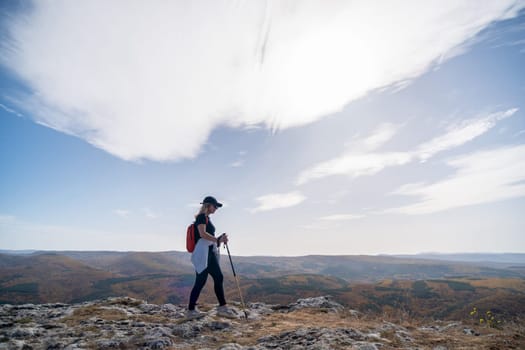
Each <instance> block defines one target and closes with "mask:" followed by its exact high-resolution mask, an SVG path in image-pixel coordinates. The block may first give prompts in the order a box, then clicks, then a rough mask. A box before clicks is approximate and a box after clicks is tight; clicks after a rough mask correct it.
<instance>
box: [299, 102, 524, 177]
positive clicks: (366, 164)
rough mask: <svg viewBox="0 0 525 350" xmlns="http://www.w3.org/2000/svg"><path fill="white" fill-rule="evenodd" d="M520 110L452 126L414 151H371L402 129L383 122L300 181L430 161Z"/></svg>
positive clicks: (359, 173) (304, 175) (308, 171)
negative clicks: (418, 161)
mask: <svg viewBox="0 0 525 350" xmlns="http://www.w3.org/2000/svg"><path fill="white" fill-rule="evenodd" d="M516 111H518V109H517V108H512V109H508V110H506V111H502V112H496V113H492V114H489V115H488V116H483V117H478V118H473V119H468V120H464V121H462V122H461V123H459V124H454V125H451V126H449V127H448V130H447V132H446V133H445V134H443V135H440V136H438V137H435V138H434V139H432V140H430V141H428V142H425V143H423V144H421V145H419V146H417V147H416V149H415V150H414V151H406V152H382V153H381V152H369V150H374V149H376V148H377V147H379V146H381V145H383V144H384V143H385V142H387V141H388V140H390V139H391V138H392V137H394V136H395V134H396V132H397V130H399V127H397V126H393V125H381V126H380V127H379V128H378V129H376V130H375V131H374V132H373V133H372V135H371V136H369V137H367V138H365V139H364V140H356V141H354V142H353V143H352V147H351V148H350V149H349V151H347V152H345V153H343V155H341V156H339V157H336V158H334V159H331V160H328V161H325V162H321V163H319V164H316V165H314V166H312V167H310V168H308V169H306V170H304V171H302V172H301V173H300V174H299V176H298V178H297V181H296V183H297V185H303V184H305V183H307V182H309V181H312V180H316V179H321V178H325V177H327V176H333V175H347V176H351V177H359V176H365V175H374V174H377V173H378V172H380V171H381V170H383V169H385V168H387V167H391V166H399V165H404V164H408V163H410V162H412V161H414V160H416V159H420V160H421V161H426V160H428V159H429V158H431V157H433V156H435V155H436V154H438V153H439V152H443V151H446V150H450V149H453V148H455V147H459V146H461V145H463V144H465V143H467V142H469V141H471V140H473V139H474V138H476V137H479V136H481V135H483V134H484V133H486V132H487V131H488V130H490V129H491V128H493V127H494V126H495V125H496V123H497V122H498V121H500V120H502V119H505V118H508V117H510V116H512V115H514V114H515V113H516ZM356 150H357V151H356Z"/></svg>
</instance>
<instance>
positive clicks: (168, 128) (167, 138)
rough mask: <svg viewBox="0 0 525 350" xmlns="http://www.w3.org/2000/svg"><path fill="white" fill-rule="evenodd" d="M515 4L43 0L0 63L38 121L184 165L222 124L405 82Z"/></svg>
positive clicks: (306, 112) (291, 119) (282, 118)
mask: <svg viewBox="0 0 525 350" xmlns="http://www.w3.org/2000/svg"><path fill="white" fill-rule="evenodd" d="M513 4H515V2H514V1H510V0H508V1H503V0H502V1H485V2H483V3H479V2H471V1H466V0H465V1H435V2H430V3H429V2H414V3H410V4H408V3H397V2H385V3H382V4H381V5H377V4H375V3H373V2H369V1H357V2H355V1H352V2H349V1H338V2H326V1H311V2H302V1H296V2H271V3H266V2H262V1H261V2H258V1H253V2H242V3H237V2H229V1H208V2H192V3H191V4H188V3H186V2H175V1H165V2H148V3H146V2H143V1H131V0H130V1H126V3H125V6H123V3H122V2H120V1H110V2H108V1H102V0H99V1H97V0H92V1H80V2H79V1H75V2H73V1H67V0H63V1H35V3H34V6H31V7H30V8H31V9H32V10H31V13H28V14H26V15H24V16H21V15H20V16H18V17H15V18H14V19H12V20H10V21H9V23H8V30H9V32H10V36H11V39H10V40H5V41H3V44H2V46H1V53H0V59H1V60H2V62H3V64H4V65H6V66H7V67H8V68H10V69H11V70H12V71H14V72H15V73H16V74H17V75H18V76H19V77H20V78H21V80H22V81H24V82H27V84H28V85H29V88H30V90H31V93H30V94H29V95H25V96H24V95H20V96H16V99H17V100H18V101H19V105H20V108H24V109H26V110H28V111H29V112H30V113H31V115H32V116H33V117H34V118H35V120H37V121H38V122H39V123H41V124H43V125H47V126H49V127H52V128H55V129H57V130H60V131H63V132H66V133H69V134H73V135H77V136H79V137H81V138H83V139H85V140H87V141H88V142H90V143H91V144H93V145H95V146H96V147H99V148H102V149H104V150H106V151H107V152H110V153H112V154H114V155H116V156H118V157H121V158H123V159H144V158H147V159H153V160H177V159H181V158H187V157H194V156H196V155H197V154H198V152H199V150H200V147H201V146H202V144H203V143H204V142H205V141H206V139H207V138H208V135H209V134H210V132H211V131H212V130H213V129H214V128H215V127H217V126H218V125H229V126H232V127H242V128H251V127H254V126H259V125H264V126H265V127H268V128H273V129H276V128H288V127H292V126H299V125H304V124H306V123H310V122H313V121H315V120H317V119H319V118H321V117H323V116H325V115H327V114H330V113H333V112H336V111H338V110H341V109H342V108H343V107H344V106H345V105H346V104H347V103H349V102H350V101H352V100H355V99H357V98H359V97H362V96H363V95H365V94H366V93H367V92H369V91H371V90H373V89H378V88H381V87H386V86H390V85H397V86H403V85H406V83H407V81H409V80H411V79H413V78H415V77H417V76H418V75H420V74H422V73H424V72H425V71H426V70H428V69H429V68H430V67H431V66H432V65H433V64H434V63H435V62H443V60H444V59H446V58H449V57H450V56H451V55H453V54H457V53H458V52H461V49H460V48H461V47H462V44H464V43H465V41H466V40H468V39H469V38H472V37H473V36H474V35H475V34H476V33H478V32H479V31H480V30H481V29H483V28H484V27H486V26H487V25H488V24H489V23H491V22H492V21H495V20H499V19H504V18H509V17H512V16H515V15H516V14H517V13H518V10H519V8H520V7H522V6H523V4H522V3H518V4H519V6H518V5H513ZM436 38H438V40H437V39H436ZM458 48H459V49H458ZM372 141H373V140H372Z"/></svg>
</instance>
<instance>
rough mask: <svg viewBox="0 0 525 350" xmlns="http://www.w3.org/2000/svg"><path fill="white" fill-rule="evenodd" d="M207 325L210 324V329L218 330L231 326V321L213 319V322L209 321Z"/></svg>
mask: <svg viewBox="0 0 525 350" xmlns="http://www.w3.org/2000/svg"><path fill="white" fill-rule="evenodd" d="M207 326H208V328H210V329H212V330H214V331H217V330H222V329H226V328H230V327H231V323H230V322H225V321H212V322H210V323H208V324H207Z"/></svg>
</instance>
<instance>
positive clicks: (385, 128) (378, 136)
mask: <svg viewBox="0 0 525 350" xmlns="http://www.w3.org/2000/svg"><path fill="white" fill-rule="evenodd" d="M399 128H400V126H399V125H394V124H391V123H384V124H381V125H380V126H379V127H378V128H377V130H375V132H374V133H373V134H372V135H370V136H369V137H367V138H366V139H365V140H363V145H364V146H365V148H366V149H367V150H369V151H373V150H376V149H377V148H379V147H381V146H383V145H384V144H385V143H386V142H388V141H390V140H391V139H392V138H393V137H394V136H395V134H397V132H398V130H399Z"/></svg>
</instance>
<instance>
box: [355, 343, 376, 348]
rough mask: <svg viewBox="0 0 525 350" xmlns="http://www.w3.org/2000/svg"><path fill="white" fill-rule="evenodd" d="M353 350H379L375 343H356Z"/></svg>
mask: <svg viewBox="0 0 525 350" xmlns="http://www.w3.org/2000/svg"><path fill="white" fill-rule="evenodd" d="M353 348H354V349H356V350H378V349H377V346H376V345H375V344H373V343H356V344H355V345H354V347H353Z"/></svg>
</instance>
